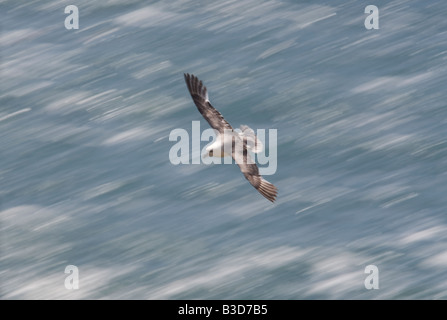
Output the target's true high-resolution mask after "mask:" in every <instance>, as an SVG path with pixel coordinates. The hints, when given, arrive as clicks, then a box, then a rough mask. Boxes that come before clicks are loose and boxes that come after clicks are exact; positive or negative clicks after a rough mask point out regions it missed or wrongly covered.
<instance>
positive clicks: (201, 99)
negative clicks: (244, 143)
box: [184, 73, 233, 134]
mask: <svg viewBox="0 0 447 320" xmlns="http://www.w3.org/2000/svg"><path fill="white" fill-rule="evenodd" d="M184 76H185V82H186V85H187V86H188V90H189V93H190V94H191V97H192V100H193V101H194V103H195V105H196V106H197V109H199V112H200V113H201V114H202V116H203V117H204V118H205V120H206V121H208V123H209V124H210V126H211V128H213V129H216V130H217V131H219V133H221V134H222V133H224V131H225V130H233V128H232V127H231V125H230V124H229V123H228V122H227V121H226V120H225V119H224V117H223V116H222V115H221V114H220V112H219V111H217V110H216V109H215V108H214V107H213V106H212V105H211V103H210V101H209V99H208V91H207V89H206V87H205V86H204V85H203V83H202V81H200V80H199V79H198V78H197V77H196V76H194V75H192V74H191V75H190V74H189V73H185V74H184Z"/></svg>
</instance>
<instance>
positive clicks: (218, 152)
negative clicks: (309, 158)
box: [184, 73, 278, 202]
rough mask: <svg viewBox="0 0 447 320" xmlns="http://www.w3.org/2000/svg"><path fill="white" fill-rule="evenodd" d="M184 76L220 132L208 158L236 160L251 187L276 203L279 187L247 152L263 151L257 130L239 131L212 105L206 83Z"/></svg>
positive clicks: (200, 110) (200, 109) (192, 92)
mask: <svg viewBox="0 0 447 320" xmlns="http://www.w3.org/2000/svg"><path fill="white" fill-rule="evenodd" d="M184 76H185V82H186V85H187V86H188V90H189V93H190V94H191V97H192V100H193V101H194V103H195V105H196V106H197V109H199V112H200V113H201V114H202V116H203V117H204V118H205V120H206V121H207V122H208V123H209V125H210V126H211V127H212V128H213V129H215V130H216V131H217V136H216V140H215V142H214V143H212V144H211V145H210V146H208V147H207V148H206V151H207V152H208V153H207V156H210V157H224V156H231V157H233V159H234V160H235V162H236V163H237V165H238V166H239V168H240V169H241V171H242V173H243V174H244V176H245V178H246V179H247V180H248V181H249V182H250V183H251V185H252V186H253V187H255V188H256V190H258V191H259V193H260V194H262V195H263V196H264V197H265V198H266V199H268V200H270V201H271V202H274V201H275V200H276V195H277V193H278V192H277V188H276V187H275V186H274V185H273V184H271V183H270V182H268V181H267V180H265V179H264V178H263V177H262V176H261V175H260V174H259V169H258V166H257V165H256V163H255V162H254V161H253V159H252V158H251V156H250V154H249V153H248V152H247V150H251V151H253V152H254V153H258V152H261V151H262V148H263V146H262V143H261V142H260V141H259V140H258V139H257V137H256V135H255V134H254V131H253V130H252V129H250V128H249V127H248V126H241V127H240V128H241V130H242V132H241V133H238V132H235V131H234V130H233V128H232V127H231V125H230V124H229V123H228V122H227V121H226V120H225V119H224V117H223V116H222V114H221V113H220V112H219V111H217V110H216V109H215V108H214V107H213V106H212V105H211V103H210V100H209V98H208V90H207V89H206V87H205V86H204V85H203V83H202V81H200V80H199V79H198V78H197V77H196V76H194V75H192V74H191V75H190V74H188V73H185V74H184Z"/></svg>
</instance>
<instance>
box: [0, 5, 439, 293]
mask: <svg viewBox="0 0 447 320" xmlns="http://www.w3.org/2000/svg"><path fill="white" fill-rule="evenodd" d="M68 4H73V5H77V6H78V8H79V12H80V29H79V30H67V29H65V27H64V20H65V17H66V16H67V15H66V14H65V13H64V8H65V6H66V5H68ZM371 4H374V5H377V6H378V8H379V10H380V11H379V12H380V20H379V21H380V29H379V30H366V29H365V27H364V19H365V18H366V16H367V15H366V14H365V13H364V9H365V6H366V4H365V3H361V2H360V1H347V0H345V1H313V2H312V3H311V2H309V1H279V0H276V1H255V0H242V1H241V0H238V1H230V0H228V1H227V0H225V1H214V2H212V3H210V2H209V1H207V2H205V1H203V2H201V1H199V2H198V1H192V0H191V1H170V2H157V1H152V2H148V1H139V0H134V1H120V0H107V1H106V0H104V1H76V0H73V1H71V3H69V2H67V1H65V0H64V1H26V3H25V2H23V3H22V2H20V3H18V2H17V1H12V0H11V1H0V6H1V10H0V15H1V38H0V44H1V78H0V79H1V83H0V85H1V91H0V219H1V220H0V222H1V235H0V237H1V238H0V240H1V247H0V248H1V251H0V264H1V271H0V293H1V297H2V298H4V299H24V298H28V299H39V298H43V299H82V298H89V299H98V298H105V299H107V298H117V299H128V298H131V299H313V298H321V299H446V298H447V272H446V269H447V216H446V212H447V198H446V197H445V194H446V193H447V174H446V168H447V120H446V119H447V102H446V101H447V93H446V90H445V84H446V83H447V82H446V81H447V76H446V75H447V74H446V69H447V32H446V30H447V20H446V19H445V17H446V14H447V4H445V3H443V2H441V1H404V0H394V1H375V2H374V3H371ZM184 72H188V73H194V74H196V75H198V76H199V77H200V79H202V80H203V81H204V82H205V84H206V85H207V87H208V89H209V94H210V99H211V101H212V103H213V105H215V106H216V107H217V108H218V109H219V110H220V111H221V112H222V114H223V115H224V116H225V118H226V119H227V120H228V121H229V122H230V123H231V124H233V126H234V127H238V126H239V124H247V125H249V126H251V127H252V128H255V129H257V128H262V129H277V130H278V139H277V152H278V168H277V171H276V173H275V174H274V175H271V176H267V177H266V179H267V180H269V181H271V182H272V183H274V184H275V185H276V186H277V187H278V189H279V196H278V199H277V202H276V203H275V204H271V203H269V202H268V201H267V200H265V199H264V198H262V196H261V195H259V194H258V193H257V192H256V190H255V189H253V188H252V187H251V186H250V185H249V184H248V182H247V181H246V180H245V179H244V177H243V176H242V174H241V173H240V171H239V168H238V167H237V166H236V165H233V166H229V165H211V166H205V165H203V164H201V165H178V166H174V165H172V164H171V163H170V161H169V150H170V148H171V147H172V146H173V145H174V143H175V142H172V141H169V133H170V132H171V130H173V129H175V128H183V129H186V130H187V131H188V132H191V122H192V121H197V120H200V121H201V128H202V129H205V128H208V124H207V123H206V122H205V121H204V120H203V119H202V118H201V116H200V114H199V113H198V111H197V109H196V108H195V106H194V105H193V103H192V100H191V98H190V96H189V94H188V91H187V89H186V86H185V83H184V80H183V73H184ZM205 144H206V143H205V142H204V143H202V146H204V145H205ZM371 264H372V265H376V266H377V267H378V269H379V279H380V286H379V289H378V290H367V289H366V288H365V286H364V280H365V278H366V276H367V274H365V273H364V270H365V267H366V266H367V265H371ZM67 265H75V266H77V267H78V268H79V285H80V288H79V289H78V290H67V289H66V288H65V286H64V280H65V277H66V276H67V275H66V274H65V273H64V269H65V267H66V266H67Z"/></svg>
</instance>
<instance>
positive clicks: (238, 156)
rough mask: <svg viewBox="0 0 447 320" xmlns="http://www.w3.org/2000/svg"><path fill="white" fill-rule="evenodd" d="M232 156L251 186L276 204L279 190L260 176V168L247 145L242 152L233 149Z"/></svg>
mask: <svg viewBox="0 0 447 320" xmlns="http://www.w3.org/2000/svg"><path fill="white" fill-rule="evenodd" d="M232 156H233V159H234V160H235V161H236V163H237V165H238V166H239V168H240V169H241V171H242V173H243V174H244V177H245V178H246V179H247V180H248V181H249V182H250V183H251V185H252V186H253V187H255V189H256V190H258V191H259V193H260V194H262V195H263V196H264V197H265V198H266V199H267V200H269V201H271V202H275V200H276V196H277V194H278V189H277V188H276V187H275V186H274V185H273V184H271V183H270V182H268V181H267V180H265V179H264V178H263V177H262V176H261V175H260V174H259V169H258V166H257V165H256V163H254V161H253V160H252V159H251V157H250V154H249V153H248V152H247V146H246V145H245V143H244V146H243V151H242V152H240V151H238V149H237V148H236V149H235V148H233V152H232Z"/></svg>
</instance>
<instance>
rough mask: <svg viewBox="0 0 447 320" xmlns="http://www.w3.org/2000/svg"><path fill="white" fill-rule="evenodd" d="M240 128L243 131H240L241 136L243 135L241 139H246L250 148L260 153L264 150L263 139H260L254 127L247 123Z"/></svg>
mask: <svg viewBox="0 0 447 320" xmlns="http://www.w3.org/2000/svg"><path fill="white" fill-rule="evenodd" d="M240 129H241V133H239V136H240V137H241V139H243V140H245V141H246V143H247V149H248V150H250V151H253V152H254V153H259V152H262V150H264V145H263V144H262V141H261V140H260V139H258V137H257V136H256V135H255V132H254V131H253V129H252V128H250V127H249V126H246V125H242V126H241V127H240Z"/></svg>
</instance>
